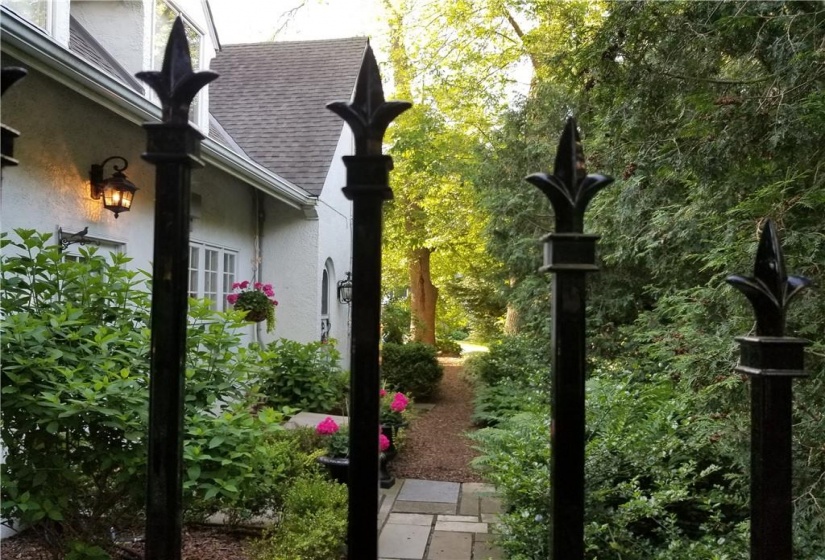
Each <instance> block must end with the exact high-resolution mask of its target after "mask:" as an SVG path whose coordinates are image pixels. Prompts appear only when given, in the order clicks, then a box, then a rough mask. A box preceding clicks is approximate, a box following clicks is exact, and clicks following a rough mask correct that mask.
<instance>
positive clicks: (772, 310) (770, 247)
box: [727, 220, 810, 560]
mask: <svg viewBox="0 0 825 560" xmlns="http://www.w3.org/2000/svg"><path fill="white" fill-rule="evenodd" d="M727 281H728V282H729V283H730V284H732V285H733V286H734V287H735V288H736V289H738V290H739V291H741V292H742V293H743V294H745V296H746V297H747V298H748V299H749V300H750V302H751V305H753V311H754V315H755V316H756V336H742V337H738V338H737V339H736V340H737V341H738V342H739V347H740V359H739V365H738V366H737V367H736V371H738V372H741V373H745V374H747V375H749V376H751V559H752V560H790V559H791V558H793V502H792V497H793V495H792V484H791V482H792V471H793V459H792V431H793V428H792V418H793V407H792V405H793V390H792V386H791V382H792V380H793V378H794V377H805V376H806V373H805V371H804V349H805V346H806V345H807V344H808V341H806V340H803V339H800V338H791V337H786V336H785V314H786V312H787V307H788V303H789V302H790V300H791V298H793V297H794V296H795V295H797V294H798V293H799V292H800V291H801V290H802V289H804V288H805V287H806V286H808V284H810V281H809V280H808V279H807V278H802V277H800V276H788V275H787V273H786V272H785V260H784V257H783V256H782V246H781V245H780V244H779V237H778V236H777V234H776V229H775V227H774V225H773V222H771V221H770V220H767V221H766V222H765V227H764V229H763V230H762V236H761V237H760V239H759V248H758V249H757V251H756V264H755V265H754V267H753V276H752V277H750V276H729V277H728V278H727Z"/></svg>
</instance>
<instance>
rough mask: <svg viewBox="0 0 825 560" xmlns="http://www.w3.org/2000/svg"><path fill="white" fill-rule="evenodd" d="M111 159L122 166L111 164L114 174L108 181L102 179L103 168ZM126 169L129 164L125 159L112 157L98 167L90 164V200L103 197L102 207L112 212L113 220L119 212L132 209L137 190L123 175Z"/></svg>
mask: <svg viewBox="0 0 825 560" xmlns="http://www.w3.org/2000/svg"><path fill="white" fill-rule="evenodd" d="M113 159H114V160H120V161H122V162H123V166H122V167H121V166H118V165H115V164H112V168H113V169H114V170H115V172H114V173H112V176H111V177H109V178H108V179H104V178H103V168H104V166H105V165H106V164H107V163H109V162H110V161H112V160H113ZM127 167H129V162H128V161H126V158H123V157H120V156H112V157H110V158H106V159H105V160H103V163H101V164H100V165H95V164H92V169H91V170H90V171H89V178H90V179H91V183H92V193H91V194H92V198H93V199H95V200H100V198H101V197H103V207H104V208H106V209H107V210H111V211H112V212H114V213H115V218H117V216H118V214H120V213H121V212H128V211H129V209H130V208H131V207H132V199H133V198H134V196H135V191H136V190H138V188H137V187H136V186H135V185H134V184H132V182H131V181H129V180H128V179H127V178H126V175H124V174H123V172H124V171H125V170H126V168H127Z"/></svg>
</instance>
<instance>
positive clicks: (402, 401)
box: [390, 393, 410, 412]
mask: <svg viewBox="0 0 825 560" xmlns="http://www.w3.org/2000/svg"><path fill="white" fill-rule="evenodd" d="M409 402H410V400H409V399H408V398H407V397H406V396H405V395H404V393H396V394H395V397H393V399H392V402H391V403H390V410H392V411H393V412H404V410H405V409H406V408H407V405H408V404H409Z"/></svg>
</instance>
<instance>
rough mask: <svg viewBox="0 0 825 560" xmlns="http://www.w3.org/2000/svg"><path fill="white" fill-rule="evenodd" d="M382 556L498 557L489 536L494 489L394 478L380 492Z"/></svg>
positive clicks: (495, 509) (428, 559) (392, 559)
mask: <svg viewBox="0 0 825 560" xmlns="http://www.w3.org/2000/svg"><path fill="white" fill-rule="evenodd" d="M381 494H382V502H381V507H380V511H379V514H378V527H379V529H380V530H381V533H380V536H379V538H378V555H379V556H380V557H381V559H382V560H501V559H503V558H504V555H503V554H502V553H501V551H500V550H499V549H498V548H497V547H495V546H494V544H493V542H492V534H493V533H494V532H495V523H496V521H497V519H498V517H497V516H498V514H499V513H501V501H500V500H499V499H498V497H497V496H496V493H495V489H494V488H493V487H492V486H490V485H488V484H481V483H476V482H465V483H458V482H439V481H432V480H413V479H410V480H398V481H396V483H395V486H393V487H392V488H390V489H387V490H382V491H381Z"/></svg>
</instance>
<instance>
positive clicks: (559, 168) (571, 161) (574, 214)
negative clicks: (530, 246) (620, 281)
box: [526, 116, 613, 233]
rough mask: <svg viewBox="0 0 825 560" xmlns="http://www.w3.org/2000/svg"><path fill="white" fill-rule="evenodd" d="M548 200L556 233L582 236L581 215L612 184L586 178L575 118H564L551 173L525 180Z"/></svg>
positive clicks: (598, 177)
mask: <svg viewBox="0 0 825 560" xmlns="http://www.w3.org/2000/svg"><path fill="white" fill-rule="evenodd" d="M526 180H527V181H529V182H530V183H532V184H533V185H535V186H537V187H538V188H539V189H540V190H541V192H543V193H544V194H545V196H547V198H549V199H550V203H551V204H552V205H553V210H554V211H555V213H556V232H557V233H582V232H583V231H584V212H585V210H586V209H587V205H588V204H589V203H590V200H592V198H593V197H594V196H595V195H596V193H598V192H599V191H600V190H602V189H603V188H605V187H606V186H607V185H609V184H610V183H612V182H613V178H612V177H607V176H605V175H588V174H587V168H586V167H585V161H584V150H583V149H582V144H581V140H580V139H579V132H578V128H577V127H576V119H575V118H573V117H572V116H571V117H568V119H567V124H566V125H565V127H564V132H563V133H562V135H561V140H559V148H558V151H557V152H556V162H555V167H554V169H553V174H552V175H548V174H547V173H534V174H532V175H530V176H528V177H527V178H526Z"/></svg>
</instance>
